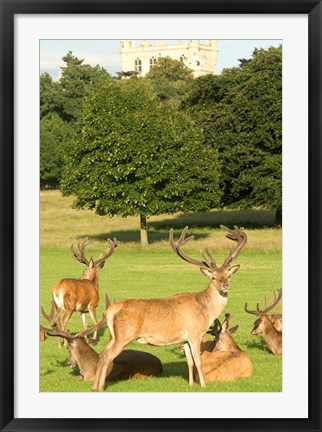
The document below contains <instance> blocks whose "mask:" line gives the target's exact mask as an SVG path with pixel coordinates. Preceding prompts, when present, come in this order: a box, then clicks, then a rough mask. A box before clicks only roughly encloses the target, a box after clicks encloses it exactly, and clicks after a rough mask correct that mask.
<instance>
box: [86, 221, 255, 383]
mask: <svg viewBox="0 0 322 432" xmlns="http://www.w3.org/2000/svg"><path fill="white" fill-rule="evenodd" d="M221 228H222V229H223V230H225V231H226V232H227V233H228V234H227V238H228V239H230V240H232V241H235V242H237V247H236V249H235V251H233V250H232V249H231V250H230V253H229V255H228V257H227V258H226V259H225V261H224V263H223V265H222V266H221V267H218V266H217V265H216V262H215V260H214V258H213V257H212V256H211V255H210V253H209V251H208V250H207V249H206V251H205V253H204V254H202V257H203V259H202V260H201V261H198V260H196V259H194V258H191V257H189V256H188V255H187V254H186V253H185V252H183V251H182V249H181V247H182V246H183V245H184V244H185V243H186V242H188V241H189V240H191V239H193V236H191V237H189V238H187V239H185V235H186V232H187V230H188V227H185V228H184V230H183V231H182V234H181V236H180V238H179V240H178V241H177V242H175V241H174V239H173V230H172V229H171V230H170V236H169V241H170V245H171V247H172V249H173V250H174V251H175V253H176V254H177V255H178V256H179V257H180V258H182V259H183V260H184V261H187V262H188V263H190V264H194V265H196V266H198V267H200V270H201V272H202V273H203V274H204V275H205V276H207V277H209V278H210V283H209V285H208V287H207V288H206V289H205V290H203V291H201V292H197V293H185V294H176V295H173V296H171V297H166V298H161V299H128V300H124V301H120V302H117V303H114V304H113V305H112V306H111V307H109V308H108V309H107V311H106V320H107V325H108V328H109V330H110V334H111V339H110V341H109V343H108V344H107V346H106V348H105V350H104V351H103V352H102V353H101V354H100V359H99V364H98V367H97V373H96V378H95V381H94V385H93V389H94V390H99V391H103V390H104V383H105V377H106V376H107V375H108V373H109V370H110V368H111V366H112V362H113V360H114V358H115V357H116V356H118V355H119V354H120V352H121V351H122V350H123V349H124V348H125V347H126V345H128V344H129V343H130V342H132V341H134V340H137V341H138V342H140V343H147V344H151V345H158V346H162V345H171V344H176V343H182V342H183V343H184V351H185V355H186V358H187V363H188V370H189V384H190V385H193V382H194V379H193V365H194V364H195V366H196V368H197V371H198V374H199V381H200V384H201V386H202V387H205V385H206V384H205V381H204V378H203V374H202V370H201V361H200V342H201V339H202V336H203V335H204V334H205V333H206V331H207V330H208V328H209V325H210V323H212V322H213V321H214V319H215V318H216V317H218V316H219V314H220V313H221V311H222V310H223V309H224V307H225V306H226V304H227V294H228V292H229V290H230V276H231V275H232V274H233V273H235V272H236V271H237V270H238V269H239V265H235V266H232V267H230V264H231V262H232V261H233V260H234V259H235V258H236V257H237V256H238V255H239V254H240V252H241V251H242V249H243V248H244V246H245V244H246V241H247V235H246V233H245V231H244V229H243V228H240V229H239V228H238V227H235V229H234V230H230V229H228V228H226V227H224V226H221Z"/></svg>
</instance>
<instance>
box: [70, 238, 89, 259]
mask: <svg viewBox="0 0 322 432" xmlns="http://www.w3.org/2000/svg"><path fill="white" fill-rule="evenodd" d="M88 244H89V240H88V238H87V237H86V238H85V239H84V240H83V241H82V242H78V244H77V246H78V250H79V252H77V251H75V249H74V245H73V244H72V245H71V246H70V248H71V250H72V252H73V255H74V258H75V259H76V260H77V261H79V262H81V263H82V264H86V265H88V264H89V260H88V259H87V258H86V257H85V252H84V249H85V248H86V246H87V245H88Z"/></svg>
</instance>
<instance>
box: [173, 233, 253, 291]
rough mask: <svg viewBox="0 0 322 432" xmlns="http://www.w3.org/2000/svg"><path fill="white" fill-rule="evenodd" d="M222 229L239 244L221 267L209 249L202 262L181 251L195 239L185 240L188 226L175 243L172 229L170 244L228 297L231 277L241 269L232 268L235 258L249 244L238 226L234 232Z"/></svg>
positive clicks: (236, 266)
mask: <svg viewBox="0 0 322 432" xmlns="http://www.w3.org/2000/svg"><path fill="white" fill-rule="evenodd" d="M220 227H221V229H223V230H224V231H226V232H227V233H228V234H227V235H226V237H227V238H228V239H229V240H232V241H234V242H237V247H236V249H235V250H234V251H233V249H232V248H230V253H229V255H228V257H227V258H226V259H225V261H224V263H223V264H222V265H221V266H220V267H219V266H217V264H216V261H215V259H214V258H213V256H212V255H211V254H210V252H209V250H208V249H205V252H204V253H202V254H201V255H202V258H203V259H202V260H201V261H200V260H196V259H195V258H192V257H190V256H188V255H187V254H186V253H185V252H184V251H183V250H182V249H181V247H182V246H183V245H184V244H186V243H187V242H188V241H189V240H192V239H193V238H194V236H190V237H188V238H187V239H186V238H185V235H186V232H187V231H188V226H186V227H185V228H184V230H183V231H182V233H181V236H180V237H179V239H178V241H177V242H175V241H174V239H173V229H172V228H171V230H170V236H169V242H170V245H171V247H172V249H173V250H174V252H175V253H176V254H177V255H178V256H179V257H180V258H182V259H183V260H184V261H187V262H188V263H190V264H193V265H196V266H198V267H199V268H200V270H201V272H202V274H204V275H205V276H207V277H208V278H209V279H210V280H211V282H212V284H213V285H214V286H215V288H216V289H217V290H218V291H219V292H220V293H221V294H223V295H227V292H228V291H229V290H230V277H231V276H232V275H233V274H234V273H236V272H237V271H238V269H239V267H240V266H239V265H234V266H230V264H231V263H232V261H233V260H234V259H235V258H237V256H238V255H239V254H240V252H241V251H242V249H243V248H244V247H245V245H246V243H247V235H246V233H245V231H244V228H238V227H237V226H235V227H234V230H231V229H229V228H227V227H225V226H224V225H220Z"/></svg>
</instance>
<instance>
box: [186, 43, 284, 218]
mask: <svg viewBox="0 0 322 432" xmlns="http://www.w3.org/2000/svg"><path fill="white" fill-rule="evenodd" d="M184 107H185V108H186V109H188V110H189V111H190V112H191V113H192V114H193V115H194V118H195V119H196V121H197V123H198V124H199V125H200V126H201V127H202V128H203V130H204V135H205V144H207V145H211V146H213V147H214V148H216V149H217V150H218V154H219V158H220V162H221V166H222V175H221V190H222V193H223V195H222V205H223V206H235V207H239V208H240V207H242V208H245V207H252V206H255V207H262V208H273V209H275V210H276V211H277V215H278V216H280V215H281V209H282V49H281V47H279V48H269V49H268V50H264V49H259V50H255V51H254V53H253V56H252V58H251V59H249V60H248V61H245V60H242V61H241V64H240V66H239V67H236V68H232V69H226V70H224V71H223V73H222V74H221V75H218V76H212V75H209V76H204V77H200V78H197V79H196V80H195V82H194V86H193V89H192V91H191V93H190V95H189V98H188V99H187V101H186V102H185V105H184Z"/></svg>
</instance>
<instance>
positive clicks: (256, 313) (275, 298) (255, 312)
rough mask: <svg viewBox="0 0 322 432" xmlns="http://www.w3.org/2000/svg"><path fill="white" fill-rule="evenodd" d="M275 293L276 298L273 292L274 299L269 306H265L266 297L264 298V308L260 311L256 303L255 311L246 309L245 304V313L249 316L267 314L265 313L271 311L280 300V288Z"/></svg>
mask: <svg viewBox="0 0 322 432" xmlns="http://www.w3.org/2000/svg"><path fill="white" fill-rule="evenodd" d="M277 293H278V294H277V296H276V294H275V292H274V299H273V300H272V302H271V304H270V305H268V306H266V305H267V302H266V297H264V298H265V301H264V304H265V308H264V309H262V310H261V309H260V308H259V304H258V303H257V305H256V310H250V309H248V307H247V303H245V312H247V313H249V314H253V315H257V316H262V315H265V314H267V312H269V311H270V310H272V309H273V308H274V307H275V306H276V305H277V303H278V302H279V301H280V299H281V298H282V288H280V289H279V290H277Z"/></svg>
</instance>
